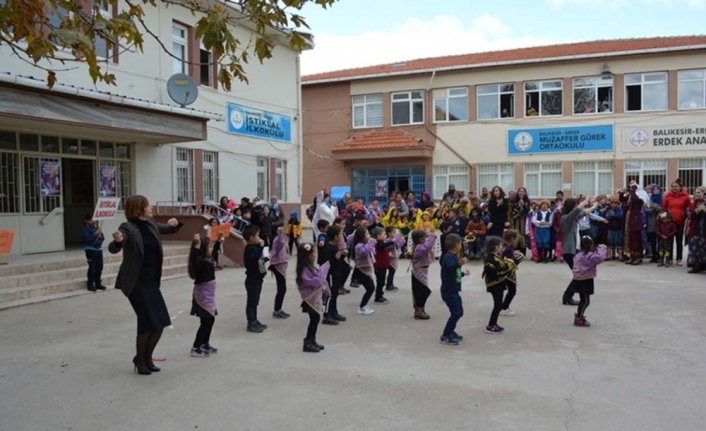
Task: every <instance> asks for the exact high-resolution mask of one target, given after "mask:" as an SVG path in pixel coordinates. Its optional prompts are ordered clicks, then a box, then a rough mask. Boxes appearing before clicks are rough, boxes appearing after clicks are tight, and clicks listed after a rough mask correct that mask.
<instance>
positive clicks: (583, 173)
mask: <svg viewBox="0 0 706 431" xmlns="http://www.w3.org/2000/svg"><path fill="white" fill-rule="evenodd" d="M557 190H559V189H557ZM573 191H574V195H584V196H596V195H600V194H604V195H607V196H610V195H612V194H613V162H610V161H606V162H574V187H573Z"/></svg>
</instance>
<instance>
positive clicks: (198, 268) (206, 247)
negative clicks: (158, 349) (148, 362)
mask: <svg viewBox="0 0 706 431" xmlns="http://www.w3.org/2000/svg"><path fill="white" fill-rule="evenodd" d="M212 252H213V243H212V242H211V240H210V239H209V238H208V237H207V236H201V235H199V234H196V235H194V239H193V242H192V246H191V253H189V277H191V279H192V280H194V292H193V295H192V299H191V315H192V316H197V317H198V318H199V319H201V325H200V326H199V329H198V331H196V338H195V339H194V344H193V346H192V348H191V357H193V358H206V357H208V356H209V355H212V354H214V353H217V352H218V349H216V348H215V347H213V346H211V344H210V343H209V342H210V340H211V330H212V329H213V323H214V322H215V321H216V315H217V314H218V311H217V310H216V267H215V265H214V263H213V258H212V257H211V253H212ZM152 371H155V370H154V369H152ZM157 371H159V369H157Z"/></svg>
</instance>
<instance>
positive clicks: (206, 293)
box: [189, 234, 218, 358]
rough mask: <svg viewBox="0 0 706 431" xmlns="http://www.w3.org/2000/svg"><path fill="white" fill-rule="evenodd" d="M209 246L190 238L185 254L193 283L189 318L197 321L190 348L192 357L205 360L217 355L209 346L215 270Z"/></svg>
mask: <svg viewBox="0 0 706 431" xmlns="http://www.w3.org/2000/svg"><path fill="white" fill-rule="evenodd" d="M212 252H213V243H212V242H211V240H210V239H209V238H208V237H206V236H201V235H199V234H196V235H194V239H193V242H192V247H191V253H189V277H191V278H192V279H193V280H194V292H193V296H192V300H191V315H192V316H197V317H198V318H199V319H201V325H200V326H199V329H198V331H197V332H196V339H195V340H194V344H193V347H192V348H191V356H192V357H193V358H207V357H208V356H209V355H212V354H214V353H217V352H218V349H216V348H215V347H213V346H211V344H210V339H211V330H212V329H213V323H214V322H215V321H216V315H217V314H218V311H217V310H216V268H215V265H214V263H213V259H212V257H211V253H212Z"/></svg>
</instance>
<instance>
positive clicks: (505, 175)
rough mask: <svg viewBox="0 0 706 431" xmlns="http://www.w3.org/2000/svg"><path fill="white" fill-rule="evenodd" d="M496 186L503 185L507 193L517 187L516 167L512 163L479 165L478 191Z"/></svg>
mask: <svg viewBox="0 0 706 431" xmlns="http://www.w3.org/2000/svg"><path fill="white" fill-rule="evenodd" d="M495 186H500V187H502V189H503V190H505V192H506V193H507V192H508V191H509V190H512V189H514V188H515V167H514V165H513V164H512V163H503V164H499V165H478V191H481V190H483V188H486V189H488V190H491V189H492V188H493V187H495Z"/></svg>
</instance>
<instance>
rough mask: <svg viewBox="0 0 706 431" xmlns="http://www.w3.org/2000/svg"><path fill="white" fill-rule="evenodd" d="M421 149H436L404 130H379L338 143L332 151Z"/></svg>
mask: <svg viewBox="0 0 706 431" xmlns="http://www.w3.org/2000/svg"><path fill="white" fill-rule="evenodd" d="M420 148H434V146H433V145H432V144H429V143H427V142H424V141H423V140H422V139H421V138H418V137H416V136H414V135H412V134H410V133H407V132H405V131H404V130H402V129H377V130H373V131H372V132H368V133H365V134H363V135H359V136H354V137H352V138H351V139H347V140H345V141H343V142H341V143H338V144H336V145H334V146H333V149H332V151H334V152H338V151H360V150H406V149H420Z"/></svg>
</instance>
